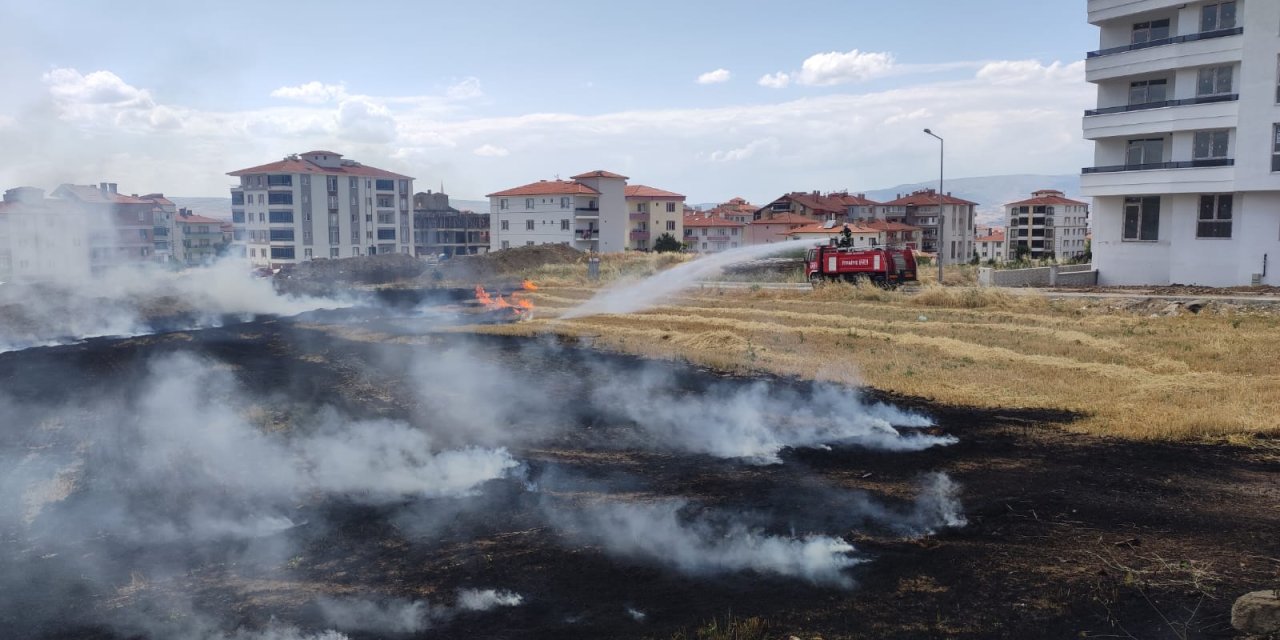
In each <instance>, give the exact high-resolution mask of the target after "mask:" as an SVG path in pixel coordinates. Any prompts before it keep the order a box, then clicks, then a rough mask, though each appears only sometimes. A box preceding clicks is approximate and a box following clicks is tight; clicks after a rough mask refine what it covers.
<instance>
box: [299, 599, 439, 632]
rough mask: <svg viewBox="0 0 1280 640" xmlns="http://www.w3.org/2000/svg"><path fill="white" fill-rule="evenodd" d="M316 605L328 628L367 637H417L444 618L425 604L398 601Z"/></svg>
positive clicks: (340, 601) (321, 602)
mask: <svg viewBox="0 0 1280 640" xmlns="http://www.w3.org/2000/svg"><path fill="white" fill-rule="evenodd" d="M316 605H317V606H319V608H320V613H321V615H322V616H323V617H324V619H325V622H326V623H327V624H331V625H333V626H335V627H337V628H339V629H342V630H345V631H361V632H369V633H393V634H408V633H418V632H420V631H424V630H426V629H427V628H429V627H430V626H431V624H432V622H433V620H436V619H439V618H441V617H442V616H443V615H444V612H442V611H438V610H436V609H433V608H432V606H431V605H430V604H429V603H427V602H426V601H425V600H405V599H401V598H393V599H389V600H385V601H382V602H374V601H372V600H367V599H363V598H320V599H318V600H316Z"/></svg>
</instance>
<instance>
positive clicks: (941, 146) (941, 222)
mask: <svg viewBox="0 0 1280 640" xmlns="http://www.w3.org/2000/svg"><path fill="white" fill-rule="evenodd" d="M924 132H925V133H927V134H929V135H931V136H933V137H935V138H937V139H938V284H939V285H941V284H942V252H943V248H944V247H945V243H944V242H943V237H944V236H943V234H944V233H946V229H947V222H946V217H945V216H943V215H942V204H943V200H942V198H943V195H942V178H943V175H944V169H945V164H944V163H945V162H946V158H947V143H946V141H944V140H943V139H942V136H940V135H938V134H936V133H934V132H932V131H930V130H928V129H925V130H924Z"/></svg>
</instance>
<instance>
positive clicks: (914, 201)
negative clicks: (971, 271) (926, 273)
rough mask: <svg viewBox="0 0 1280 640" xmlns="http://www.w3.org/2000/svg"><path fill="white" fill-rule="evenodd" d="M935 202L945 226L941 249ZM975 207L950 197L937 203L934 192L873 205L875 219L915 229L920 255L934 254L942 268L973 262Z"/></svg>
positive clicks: (965, 201) (974, 203) (970, 203)
mask: <svg viewBox="0 0 1280 640" xmlns="http://www.w3.org/2000/svg"><path fill="white" fill-rule="evenodd" d="M939 200H941V205H942V214H943V216H944V222H945V223H946V229H944V233H943V234H942V241H943V243H944V246H942V247H939V246H938V208H939ZM977 206H978V203H976V202H970V201H968V200H965V199H963V198H957V197H954V196H952V195H951V194H950V193H948V194H946V195H945V196H943V197H942V198H941V199H940V198H939V197H938V192H937V190H936V189H922V190H920V191H916V192H913V193H909V194H907V195H905V196H902V195H899V196H898V197H897V198H896V199H894V200H892V201H890V202H885V203H883V204H879V205H876V217H878V218H881V219H883V220H887V221H889V222H900V223H903V224H907V225H910V226H913V227H919V228H920V230H921V234H920V237H921V240H920V245H921V246H920V250H921V251H924V252H927V253H937V254H938V256H939V258H940V259H941V261H942V263H943V264H958V263H964V262H968V261H969V260H970V259H972V258H973V248H974V245H973V239H974V214H975V209H976V208H977ZM940 249H941V250H940Z"/></svg>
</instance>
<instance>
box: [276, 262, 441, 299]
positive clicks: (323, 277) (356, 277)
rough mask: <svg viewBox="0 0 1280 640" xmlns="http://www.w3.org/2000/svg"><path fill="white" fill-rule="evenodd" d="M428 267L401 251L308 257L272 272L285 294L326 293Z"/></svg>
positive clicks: (400, 278)
mask: <svg viewBox="0 0 1280 640" xmlns="http://www.w3.org/2000/svg"><path fill="white" fill-rule="evenodd" d="M429 268H430V265H428V264H427V263H426V262H423V261H422V260H419V259H418V258H415V257H413V256H410V255H407V254H403V253H388V254H383V255H377V256H359V257H356V258H340V259H337V260H310V261H307V262H302V263H299V264H297V265H295V266H294V267H292V268H291V269H288V270H285V271H281V272H280V273H279V274H277V275H276V278H275V285H276V290H278V291H280V292H281V293H285V294H295V295H297V294H305V295H327V294H330V293H332V292H333V291H334V290H335V289H336V288H339V287H343V286H350V285H381V284H391V283H395V282H404V281H407V280H413V279H414V278H417V277H418V276H420V275H422V274H423V273H425V272H426V271H427V269H429Z"/></svg>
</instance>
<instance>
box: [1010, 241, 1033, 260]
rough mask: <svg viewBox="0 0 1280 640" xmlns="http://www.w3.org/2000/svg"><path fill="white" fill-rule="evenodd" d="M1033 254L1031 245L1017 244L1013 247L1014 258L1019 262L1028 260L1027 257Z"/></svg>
mask: <svg viewBox="0 0 1280 640" xmlns="http://www.w3.org/2000/svg"><path fill="white" fill-rule="evenodd" d="M1030 255H1031V247H1028V246H1027V245H1025V244H1018V245H1015V247H1014V249H1013V259H1014V260H1015V261H1017V262H1026V261H1027V257H1028V256H1030Z"/></svg>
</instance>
